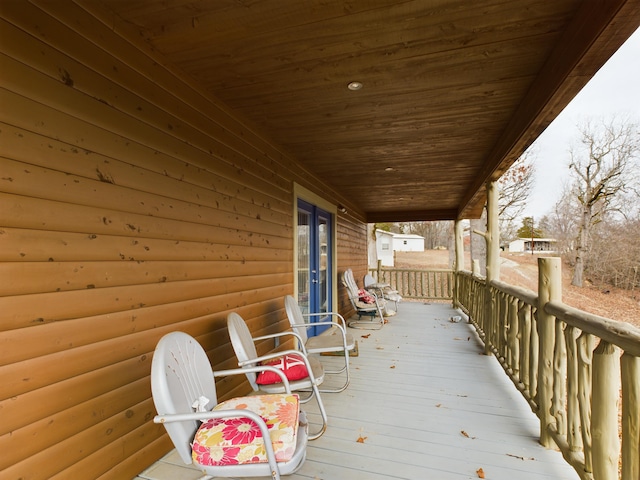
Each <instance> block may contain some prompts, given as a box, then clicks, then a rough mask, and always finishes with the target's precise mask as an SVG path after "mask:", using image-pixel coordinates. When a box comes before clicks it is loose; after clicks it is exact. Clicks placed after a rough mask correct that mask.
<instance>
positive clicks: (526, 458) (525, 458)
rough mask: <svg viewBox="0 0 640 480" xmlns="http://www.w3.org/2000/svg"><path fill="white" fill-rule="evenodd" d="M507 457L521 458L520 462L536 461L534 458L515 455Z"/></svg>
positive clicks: (510, 454)
mask: <svg viewBox="0 0 640 480" xmlns="http://www.w3.org/2000/svg"><path fill="white" fill-rule="evenodd" d="M507 457H513V458H519V459H520V460H523V461H524V460H535V458H534V457H522V456H520V455H514V454H512V453H507Z"/></svg>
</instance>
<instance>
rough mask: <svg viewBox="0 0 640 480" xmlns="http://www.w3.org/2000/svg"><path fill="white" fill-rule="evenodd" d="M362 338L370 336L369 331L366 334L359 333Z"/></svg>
mask: <svg viewBox="0 0 640 480" xmlns="http://www.w3.org/2000/svg"><path fill="white" fill-rule="evenodd" d="M360 336H361V337H362V338H369V337H370V336H371V334H370V333H367V334H366V335H360Z"/></svg>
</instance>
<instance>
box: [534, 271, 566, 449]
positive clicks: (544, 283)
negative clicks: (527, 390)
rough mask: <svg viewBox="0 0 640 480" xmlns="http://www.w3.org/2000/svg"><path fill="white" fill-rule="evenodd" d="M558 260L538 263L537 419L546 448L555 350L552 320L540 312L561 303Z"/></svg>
mask: <svg viewBox="0 0 640 480" xmlns="http://www.w3.org/2000/svg"><path fill="white" fill-rule="evenodd" d="M560 261H561V260H560V258H539V259H538V337H539V343H538V352H539V353H538V407H539V409H540V410H539V411H538V417H539V418H540V443H541V444H542V445H543V446H544V447H547V448H550V447H552V446H553V440H552V438H551V435H550V434H549V431H548V430H547V426H548V425H550V424H552V423H553V422H554V421H555V420H554V417H553V415H552V412H551V406H552V398H553V367H554V361H553V353H554V348H555V338H556V335H555V317H554V316H553V315H549V314H548V313H546V312H545V311H544V307H545V305H546V304H547V303H548V302H549V301H552V300H553V301H561V300H562V272H561V269H560V266H561V264H560Z"/></svg>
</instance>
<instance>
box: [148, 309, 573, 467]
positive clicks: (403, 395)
mask: <svg viewBox="0 0 640 480" xmlns="http://www.w3.org/2000/svg"><path fill="white" fill-rule="evenodd" d="M453 315H460V312H459V311H458V310H454V309H453V308H452V307H451V305H450V304H448V303H444V302H440V303H430V302H405V303H403V304H402V305H401V307H400V309H399V312H398V314H397V315H396V316H394V317H391V318H390V319H389V323H388V324H387V325H385V327H384V328H383V329H382V330H379V331H366V330H354V329H351V332H352V333H354V335H355V336H356V338H357V341H358V356H356V357H354V358H353V359H352V381H351V385H350V386H349V388H348V389H347V390H346V391H344V392H342V393H340V394H328V393H326V394H324V395H323V400H324V402H325V406H326V408H327V413H328V414H329V422H330V423H329V427H328V429H327V431H326V433H325V434H324V435H323V436H322V437H321V438H320V439H318V440H316V441H313V442H310V443H309V446H308V453H307V460H306V462H305V463H304V465H303V467H302V469H301V470H300V471H299V472H298V473H297V474H295V475H292V476H289V477H287V478H291V479H292V480H297V479H314V480H316V479H325V480H328V479H338V478H340V479H343V478H344V479H347V478H348V479H349V480H358V479H367V480H376V479H381V480H382V479H419V478H424V479H470V478H479V477H480V474H481V472H479V469H482V472H483V473H484V476H485V477H484V478H487V479H493V480H501V479H504V480H511V479H513V478H518V479H521V480H528V479H531V480H534V479H539V480H542V479H549V480H551V479H554V480H556V479H577V478H579V477H578V475H577V474H576V472H575V471H574V470H573V468H572V467H571V466H570V465H569V464H568V463H567V462H565V461H564V460H563V458H562V455H561V454H560V453H559V452H558V451H555V450H548V449H545V448H544V447H542V446H541V445H540V444H539V434H538V432H539V420H538V418H537V417H536V416H535V415H534V414H533V413H532V411H531V409H530V408H529V407H528V405H527V403H526V401H525V400H524V399H523V397H522V396H521V395H520V393H519V392H518V391H517V390H516V388H515V387H514V386H513V384H512V383H511V382H510V380H509V379H508V377H507V376H506V375H505V373H504V371H503V370H502V368H501V367H500V365H499V363H498V362H497V360H496V358H495V357H493V356H487V355H484V354H483V351H484V349H483V345H482V342H481V341H480V339H479V338H478V336H477V334H476V332H475V329H474V328H473V326H472V325H470V324H469V323H467V322H466V321H465V318H466V317H464V316H463V320H462V321H460V322H458V323H455V322H452V321H451V317H452V316H453ZM322 361H323V362H327V363H330V362H333V361H337V359H334V358H331V357H322ZM326 382H331V378H330V377H329V378H328V379H327V380H326ZM326 382H325V383H326ZM305 410H307V411H308V412H309V413H310V414H311V415H310V416H311V421H312V422H314V421H317V419H314V417H315V416H317V414H314V412H313V407H312V406H309V404H307V406H305ZM200 478H203V477H202V474H201V473H200V472H199V471H198V470H197V469H195V468H194V467H192V466H186V465H184V464H183V463H182V461H181V460H180V459H179V457H178V456H177V454H176V453H175V452H171V453H169V454H168V455H167V456H165V457H164V458H163V459H162V460H160V461H159V462H157V463H155V464H154V465H152V466H151V467H149V468H148V469H146V470H145V471H143V472H141V473H140V475H139V476H138V477H136V480H140V479H146V480H171V479H181V480H190V479H193V480H195V479H200Z"/></svg>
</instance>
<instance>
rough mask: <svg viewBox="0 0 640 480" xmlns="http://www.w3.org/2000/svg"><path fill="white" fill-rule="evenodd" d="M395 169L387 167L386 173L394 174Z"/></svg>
mask: <svg viewBox="0 0 640 480" xmlns="http://www.w3.org/2000/svg"><path fill="white" fill-rule="evenodd" d="M393 170H394V169H393V167H387V168H385V169H384V171H385V172H393Z"/></svg>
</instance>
